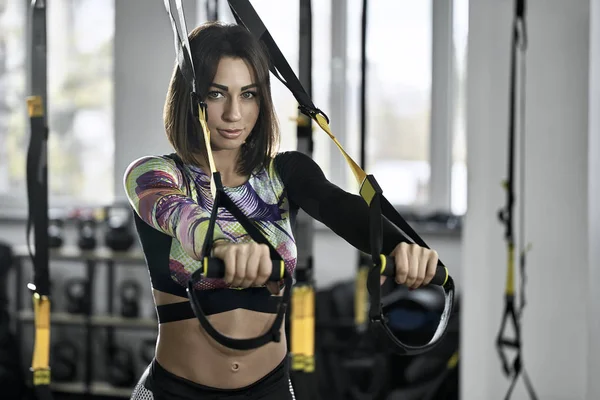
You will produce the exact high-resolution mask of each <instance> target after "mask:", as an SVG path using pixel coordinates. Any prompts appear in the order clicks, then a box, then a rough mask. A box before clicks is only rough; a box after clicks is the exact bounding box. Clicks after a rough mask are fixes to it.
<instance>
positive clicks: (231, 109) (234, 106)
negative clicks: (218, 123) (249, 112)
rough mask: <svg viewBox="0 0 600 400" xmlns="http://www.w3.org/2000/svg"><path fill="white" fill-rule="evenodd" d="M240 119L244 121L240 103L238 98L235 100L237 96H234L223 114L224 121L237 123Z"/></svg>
mask: <svg viewBox="0 0 600 400" xmlns="http://www.w3.org/2000/svg"><path fill="white" fill-rule="evenodd" d="M240 119H242V110H241V105H240V101H239V100H238V99H237V98H235V96H232V97H231V98H230V99H229V101H228V102H227V105H226V107H225V110H224V112H223V120H225V121H229V122H236V121H239V120H240Z"/></svg>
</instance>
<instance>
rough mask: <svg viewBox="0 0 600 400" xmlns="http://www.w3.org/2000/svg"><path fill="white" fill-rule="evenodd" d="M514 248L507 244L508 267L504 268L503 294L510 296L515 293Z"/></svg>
mask: <svg viewBox="0 0 600 400" xmlns="http://www.w3.org/2000/svg"><path fill="white" fill-rule="evenodd" d="M514 257H515V248H514V246H513V245H511V244H509V245H508V260H507V261H508V267H507V269H506V289H505V294H506V295H508V296H512V295H514V294H515V261H514Z"/></svg>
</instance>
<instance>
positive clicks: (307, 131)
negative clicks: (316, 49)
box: [287, 0, 318, 399]
mask: <svg viewBox="0 0 600 400" xmlns="http://www.w3.org/2000/svg"><path fill="white" fill-rule="evenodd" d="M311 3H312V0H300V18H299V29H300V35H299V43H298V45H299V54H298V56H299V57H298V60H299V65H298V67H299V68H298V70H299V74H298V75H299V76H300V80H301V81H302V82H303V84H304V87H306V88H307V91H308V93H310V92H311V90H312V4H311ZM295 120H296V124H297V129H296V135H297V140H298V144H297V146H296V147H297V149H298V151H299V152H301V153H304V154H306V155H308V156H309V157H311V158H312V155H313V146H314V143H313V138H312V120H311V119H310V118H307V117H306V115H304V114H302V113H301V112H298V115H297V117H296V118H295ZM294 237H295V238H296V245H297V247H298V251H297V253H298V259H297V263H296V269H295V278H296V282H295V284H294V287H293V288H292V295H291V296H292V299H291V310H290V312H289V313H288V314H287V315H288V316H289V320H290V321H289V323H290V326H289V338H288V339H289V340H290V343H289V349H290V351H289V352H290V356H291V367H290V378H291V380H292V384H293V386H294V391H295V394H296V397H297V398H298V399H315V398H317V397H318V393H317V390H318V387H317V375H316V372H315V367H316V366H315V288H314V276H313V267H314V264H313V261H314V259H313V237H314V224H313V220H312V218H311V217H310V216H309V215H308V214H306V212H304V210H302V209H299V210H298V214H297V215H296V228H295V232H294Z"/></svg>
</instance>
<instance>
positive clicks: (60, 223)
mask: <svg viewBox="0 0 600 400" xmlns="http://www.w3.org/2000/svg"><path fill="white" fill-rule="evenodd" d="M64 225H65V222H64V220H63V219H62V218H52V219H50V221H49V223H48V246H49V248H51V249H58V248H60V247H61V246H62V245H63V244H64V238H63V229H64Z"/></svg>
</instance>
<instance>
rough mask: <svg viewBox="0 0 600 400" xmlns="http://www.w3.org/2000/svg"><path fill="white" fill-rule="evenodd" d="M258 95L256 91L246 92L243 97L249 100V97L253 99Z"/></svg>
mask: <svg viewBox="0 0 600 400" xmlns="http://www.w3.org/2000/svg"><path fill="white" fill-rule="evenodd" d="M256 96H257V95H256V92H244V93H242V97H243V98H244V99H248V100H249V99H253V98H255V97H256Z"/></svg>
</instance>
